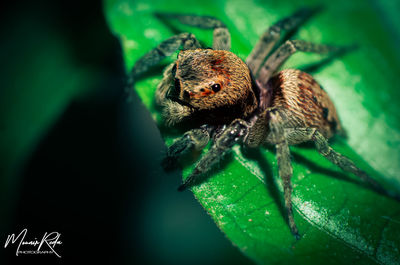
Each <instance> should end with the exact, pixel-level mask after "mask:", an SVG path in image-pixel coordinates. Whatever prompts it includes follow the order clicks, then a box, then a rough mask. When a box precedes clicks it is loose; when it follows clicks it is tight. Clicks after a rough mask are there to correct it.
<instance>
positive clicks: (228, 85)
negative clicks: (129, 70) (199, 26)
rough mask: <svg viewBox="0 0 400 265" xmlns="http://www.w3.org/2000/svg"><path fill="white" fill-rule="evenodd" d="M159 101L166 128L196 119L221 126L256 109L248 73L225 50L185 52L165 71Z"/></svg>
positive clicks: (233, 55) (235, 58)
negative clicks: (165, 78)
mask: <svg viewBox="0 0 400 265" xmlns="http://www.w3.org/2000/svg"><path fill="white" fill-rule="evenodd" d="M166 74H167V75H168V76H171V77H172V78H171V79H167V80H165V82H161V83H160V86H159V88H158V90H159V91H162V93H161V92H160V93H159V94H158V95H159V102H160V104H161V105H164V106H165V112H164V117H165V118H166V120H167V124H168V125H174V124H176V123H179V122H181V121H183V120H185V119H188V118H189V117H190V118H197V119H201V121H202V122H203V123H209V124H220V123H227V122H230V121H232V119H234V118H235V117H239V116H242V117H247V116H249V115H250V114H251V113H252V112H253V111H254V110H255V109H256V108H257V100H256V96H255V93H254V91H253V88H252V83H251V76H250V71H249V69H248V67H247V66H246V64H245V63H244V62H243V61H242V60H241V59H239V58H238V57H237V56H236V55H235V54H233V53H231V52H229V51H224V50H212V49H195V50H184V51H181V52H180V53H179V56H178V59H177V60H176V62H175V63H174V64H173V65H172V67H170V68H168V69H167V71H166Z"/></svg>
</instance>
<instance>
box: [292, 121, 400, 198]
mask: <svg viewBox="0 0 400 265" xmlns="http://www.w3.org/2000/svg"><path fill="white" fill-rule="evenodd" d="M285 134H286V139H287V140H288V142H289V144H290V145H294V144H299V143H304V142H307V141H310V140H311V141H313V142H314V144H315V146H316V148H317V150H318V152H319V153H320V154H321V155H323V156H324V157H326V158H327V159H328V160H329V161H331V162H332V163H333V164H335V165H337V166H338V167H340V168H341V169H342V170H344V171H347V172H351V173H353V174H354V175H356V176H357V177H359V178H360V179H362V180H363V181H365V182H366V183H368V184H369V185H371V187H372V188H373V189H374V190H375V191H377V192H379V193H381V194H384V195H386V196H388V197H391V198H393V199H396V200H398V201H400V196H399V195H398V194H395V193H392V192H390V191H387V190H386V189H385V188H383V187H382V186H381V185H380V184H379V183H378V182H376V181H375V180H374V179H372V178H371V177H370V176H369V175H368V174H367V173H365V172H364V171H362V170H361V169H359V168H358V167H357V166H356V165H355V164H354V162H353V161H351V160H350V159H349V158H347V157H345V156H344V155H342V154H340V153H338V152H336V151H335V150H334V149H333V148H332V147H330V146H329V143H328V141H327V140H326V138H325V137H324V136H323V135H322V134H321V133H320V132H319V131H318V130H317V129H316V128H289V129H286V130H285Z"/></svg>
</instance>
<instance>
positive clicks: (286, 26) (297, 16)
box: [246, 8, 320, 76]
mask: <svg viewBox="0 0 400 265" xmlns="http://www.w3.org/2000/svg"><path fill="white" fill-rule="evenodd" d="M319 10H320V8H302V9H300V10H297V11H296V12H295V13H293V14H292V15H290V16H289V17H286V18H283V19H281V20H279V21H278V22H276V23H275V24H274V25H272V26H271V27H269V28H268V29H267V30H266V31H265V32H264V34H263V35H262V36H261V38H260V39H259V40H258V42H257V43H256V45H255V46H254V48H253V50H252V51H251V53H250V55H249V56H248V57H247V59H246V63H247V65H248V66H249V68H250V70H251V72H252V73H253V74H254V76H257V73H258V71H259V70H260V67H261V65H262V63H263V62H264V60H265V58H266V57H267V55H268V54H269V53H270V52H271V51H272V49H273V48H274V46H275V45H276V44H277V43H278V41H279V40H280V37H281V32H282V30H285V31H287V32H291V31H295V30H296V29H298V28H299V27H300V26H301V25H302V24H303V23H304V22H306V21H307V20H308V19H309V18H310V17H311V16H312V15H314V14H315V13H316V12H317V11H319Z"/></svg>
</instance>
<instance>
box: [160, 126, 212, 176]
mask: <svg viewBox="0 0 400 265" xmlns="http://www.w3.org/2000/svg"><path fill="white" fill-rule="evenodd" d="M213 129H214V128H213V127H211V126H209V125H203V126H201V128H200V129H192V130H189V131H187V132H186V133H185V134H184V135H183V136H181V137H180V138H178V139H177V140H175V141H174V143H173V144H172V145H171V146H170V147H169V148H168V151H167V156H166V157H165V159H164V160H163V163H162V164H163V167H164V168H165V169H171V168H173V167H174V166H175V165H176V162H177V159H178V157H180V156H182V155H184V154H186V153H188V152H189V151H190V150H193V149H194V150H197V151H200V150H202V149H203V148H204V147H205V146H206V145H207V144H208V142H209V141H210V134H211V132H212V131H213Z"/></svg>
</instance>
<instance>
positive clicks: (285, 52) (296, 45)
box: [256, 40, 348, 87]
mask: <svg viewBox="0 0 400 265" xmlns="http://www.w3.org/2000/svg"><path fill="white" fill-rule="evenodd" d="M343 49H345V50H347V49H348V47H336V46H330V45H323V44H315V43H311V42H307V41H303V40H287V41H286V42H285V43H284V44H282V45H281V46H280V47H279V48H278V49H277V50H276V51H275V52H273V53H272V54H271V56H270V57H269V58H268V59H267V60H266V61H265V63H264V65H263V66H262V68H261V69H260V72H259V75H258V77H257V80H256V81H257V84H258V85H260V87H266V84H267V82H268V80H269V78H270V77H271V76H272V74H273V73H274V72H275V71H276V70H278V68H279V67H280V66H281V65H282V64H283V63H284V62H285V61H286V60H287V59H288V58H289V57H290V56H291V55H292V54H294V53H295V52H297V51H301V52H312V53H321V54H323V53H331V52H338V51H340V50H343Z"/></svg>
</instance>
